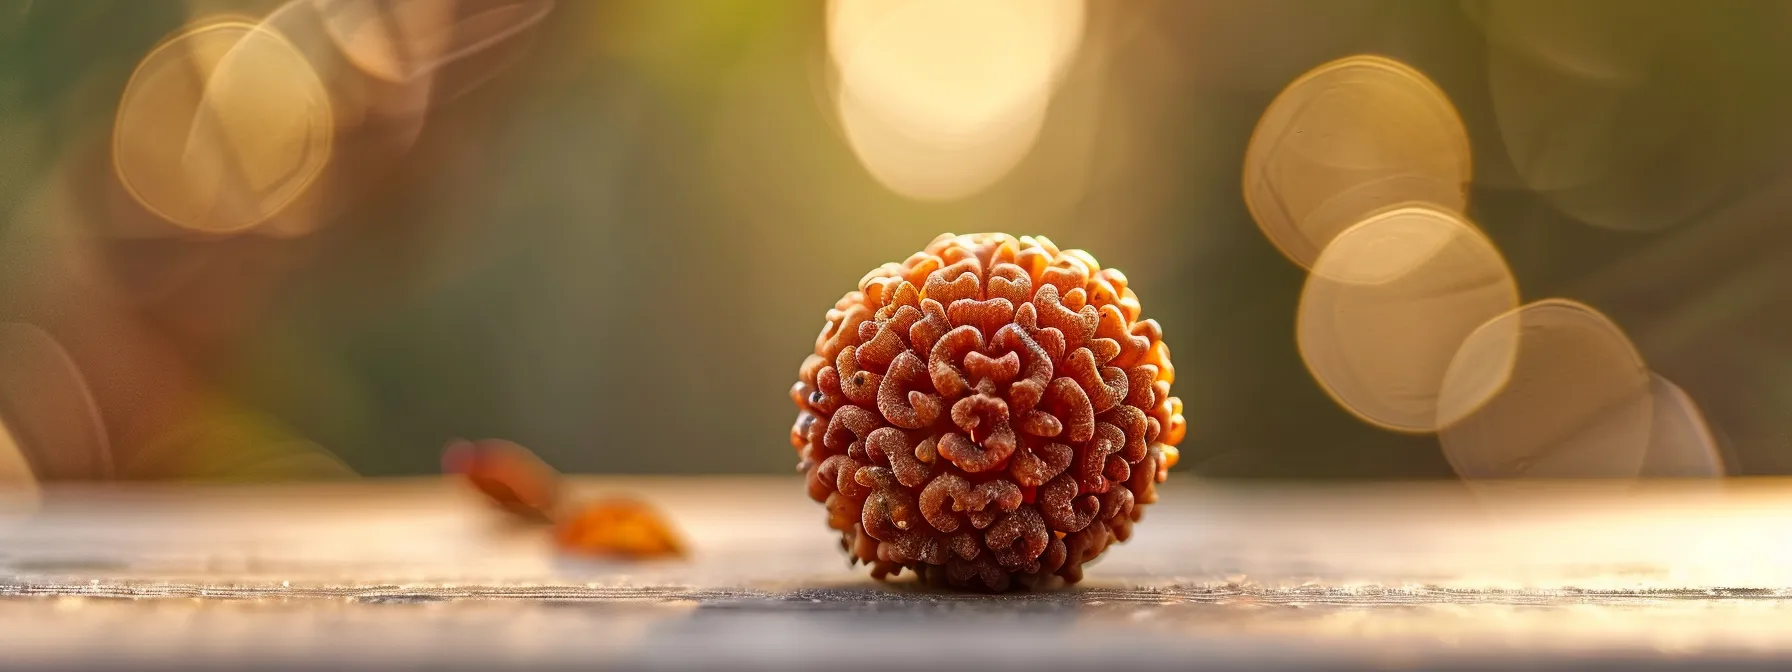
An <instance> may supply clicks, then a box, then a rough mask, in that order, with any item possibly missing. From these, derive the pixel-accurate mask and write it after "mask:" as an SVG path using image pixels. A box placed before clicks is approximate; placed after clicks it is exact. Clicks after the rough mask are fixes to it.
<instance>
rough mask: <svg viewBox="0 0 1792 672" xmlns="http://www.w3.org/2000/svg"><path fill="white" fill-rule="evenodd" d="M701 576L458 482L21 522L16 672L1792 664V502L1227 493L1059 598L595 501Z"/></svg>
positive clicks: (1323, 489) (1749, 485)
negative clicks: (117, 671)
mask: <svg viewBox="0 0 1792 672" xmlns="http://www.w3.org/2000/svg"><path fill="white" fill-rule="evenodd" d="M579 489H580V491H581V493H582V494H586V495H593V496H594V495H600V494H606V493H610V494H630V495H635V496H640V497H643V498H646V499H648V500H650V501H653V502H656V503H657V504H659V505H660V506H661V507H663V508H664V509H665V510H666V511H667V512H668V513H669V514H670V516H671V518H672V519H673V521H674V522H675V523H676V525H677V526H678V527H679V528H680V530H681V531H682V533H683V535H684V536H685V537H686V539H687V540H688V541H689V542H690V545H691V547H692V549H693V554H692V556H691V557H690V558H689V559H688V560H683V561H671V562H656V563H635V564H629V563H613V562H611V563H606V562H596V561H590V560H581V559H573V558H567V557H563V556H559V555H556V553H555V552H554V551H553V549H552V548H551V546H550V544H549V542H548V539H547V535H546V534H545V532H544V531H543V530H542V529H540V528H527V527H519V526H517V525H515V524H512V523H510V522H508V521H506V520H505V519H504V518H503V517H501V516H499V515H497V514H495V513H494V512H493V511H491V510H489V509H488V508H487V507H485V506H484V505H483V502H481V501H479V500H478V499H477V497H476V496H475V495H474V494H472V493H471V492H469V491H466V490H464V489H462V488H461V487H458V485H457V484H452V483H448V482H444V481H441V480H436V479H427V480H385V481H382V480H369V481H363V482H356V483H348V484H332V485H291V486H232V487H206V488H187V489H176V488H168V487H163V488H156V487H147V486H139V487H132V488H126V489H116V488H111V489H102V488H95V487H81V488H52V489H49V490H46V491H45V492H44V493H43V497H42V501H41V502H39V503H36V504H34V505H30V504H29V503H26V504H20V503H10V504H5V505H0V510H3V511H6V512H7V513H4V514H0V623H5V627H0V665H6V666H21V665H28V666H33V667H49V668H70V669H93V668H96V667H102V668H103V667H135V668H162V667H178V668H181V669H203V668H220V669H240V668H243V667H245V666H255V667H258V668H261V667H268V666H283V667H330V668H340V667H371V666H387V665H394V664H406V665H417V666H425V667H439V668H457V667H467V668H490V667H493V666H504V667H510V666H525V665H526V666H538V665H539V666H563V665H573V664H577V665H582V666H596V667H610V668H623V669H660V668H688V667H693V666H713V667H730V668H735V669H739V668H751V669H778V670H789V669H850V668H870V669H922V668H925V669H1035V670H1036V669H1060V668H1073V667H1076V668H1089V667H1095V668H1101V669H1108V668H1112V669H1125V668H1128V667H1130V668H1149V669H1159V668H1175V669H1187V668H1189V667H1191V666H1194V665H1199V666H1200V667H1203V668H1206V669H1237V668H1263V667H1272V668H1279V669H1287V668H1298V669H1362V668H1373V669H1387V668H1424V669H1434V668H1507V667H1511V666H1514V665H1523V666H1528V667H1543V668H1562V669H1565V668H1576V669H1579V668H1585V667H1588V666H1593V667H1603V668H1609V669H1657V668H1686V669H1714V668H1719V667H1721V668H1726V669H1734V668H1755V667H1759V668H1762V669H1784V668H1786V667H1787V666H1792V538H1789V537H1788V534H1787V532H1788V531H1789V530H1792V481H1731V482H1727V483H1722V484H1718V483H1711V482H1706V483H1690V484H1680V485H1676V484H1649V485H1612V484H1608V485H1579V486H1576V485H1515V486H1508V487H1505V488H1499V489H1493V490H1486V489H1483V490H1470V489H1468V488H1466V487H1465V486H1462V485H1460V484H1380V485H1370V486H1363V485H1358V486H1292V485H1254V486H1246V485H1225V486H1222V485H1216V484H1211V483H1201V482H1196V481H1193V480H1192V479H1189V478H1186V477H1185V478H1180V479H1172V481H1171V483H1170V484H1168V486H1167V487H1166V488H1165V489H1164V491H1163V500H1162V501H1161V502H1160V503H1159V504H1157V505H1155V506H1154V507H1153V508H1151V509H1150V510H1149V512H1148V513H1147V515H1146V517H1145V520H1144V522H1143V523H1142V524H1141V525H1140V526H1139V528H1138V534H1137V536H1136V537H1135V538H1134V539H1133V541H1131V542H1130V543H1127V544H1125V545H1122V546H1119V547H1116V548H1115V549H1113V550H1111V551H1110V552H1109V554H1108V556H1107V557H1105V558H1104V559H1102V560H1101V561H1100V562H1099V563H1098V564H1096V565H1094V566H1092V567H1090V569H1089V579H1088V580H1087V581H1086V582H1085V583H1083V584H1080V585H1079V586H1077V587H1075V588H1073V589H1070V590H1064V591H1055V592H1049V593H1023V594H1016V595H1006V596H994V597H992V596H981V595H960V594H951V593H942V592H935V591H929V590H924V589H921V588H918V587H916V586H914V585H912V584H909V583H906V582H901V581H899V582H896V583H893V584H880V583H877V582H874V581H871V580H870V579H869V578H867V577H866V576H865V574H864V568H863V567H860V568H857V569H849V568H848V567H847V566H846V562H845V559H844V558H843V556H842V555H841V553H840V551H839V549H838V548H837V547H836V545H835V543H836V542H835V541H834V538H833V536H832V535H831V534H829V533H828V531H827V530H826V529H825V528H824V526H823V523H822V519H823V512H822V510H821V508H820V507H819V506H818V505H815V504H814V503H812V502H810V501H808V500H807V498H806V497H805V496H804V495H803V489H802V487H801V483H800V482H799V481H797V480H795V479H787V478H757V479H756V478H695V479H693V478H639V479H591V480H585V481H581V482H580V483H579Z"/></svg>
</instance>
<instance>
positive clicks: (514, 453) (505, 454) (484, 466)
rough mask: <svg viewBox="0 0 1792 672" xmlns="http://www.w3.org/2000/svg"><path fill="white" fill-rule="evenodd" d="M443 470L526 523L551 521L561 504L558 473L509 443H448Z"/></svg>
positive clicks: (487, 441) (489, 440)
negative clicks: (462, 479)
mask: <svg viewBox="0 0 1792 672" xmlns="http://www.w3.org/2000/svg"><path fill="white" fill-rule="evenodd" d="M442 471H444V472H446V473H449V474H456V475H459V476H460V477H462V478H464V479H466V481H467V483H468V484H470V485H472V486H473V488H474V489H475V490H478V491H479V492H480V493H481V494H483V495H485V497H486V499H488V500H490V501H491V502H492V503H493V504H495V505H497V506H498V507H499V508H502V509H504V510H505V511H508V512H510V513H513V514H516V515H517V516H520V517H522V518H525V519H528V520H532V521H537V522H547V521H549V520H551V519H552V517H553V511H554V508H555V507H556V506H558V505H559V503H560V473H559V472H557V471H555V470H554V468H553V467H550V466H548V465H547V463H545V462H542V461H541V459H540V458H538V457H536V456H535V453H532V452H529V449H527V448H524V447H522V446H520V445H517V444H515V443H512V442H510V441H505V440H502V439H483V440H480V441H465V440H456V441H451V442H449V444H448V447H447V448H446V449H444V450H443V452H442Z"/></svg>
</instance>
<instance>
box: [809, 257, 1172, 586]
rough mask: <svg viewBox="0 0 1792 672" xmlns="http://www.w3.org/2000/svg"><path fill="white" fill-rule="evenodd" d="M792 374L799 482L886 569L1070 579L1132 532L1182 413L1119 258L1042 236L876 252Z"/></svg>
mask: <svg viewBox="0 0 1792 672" xmlns="http://www.w3.org/2000/svg"><path fill="white" fill-rule="evenodd" d="M798 376H799V378H800V379H801V380H800V382H798V383H797V384H796V385H795V386H794V387H792V388H791V391H790V395H791V399H792V400H793V401H795V402H796V405H797V407H798V408H799V409H800V410H799V412H798V414H797V420H796V425H795V426H794V427H793V428H792V429H791V432H790V442H791V444H792V445H794V446H795V447H796V449H797V451H798V452H799V453H800V455H801V458H802V461H801V463H800V467H799V468H801V469H802V470H803V471H804V472H805V473H807V474H808V489H809V496H810V497H811V498H813V499H814V500H815V501H817V502H821V503H822V504H824V505H825V506H826V508H827V520H828V526H829V527H832V528H833V529H835V530H837V531H838V532H839V533H840V538H841V547H842V548H843V549H845V550H846V552H848V553H850V554H851V555H852V558H853V561H854V562H864V563H866V564H868V565H870V566H871V573H872V576H875V577H878V578H884V577H886V576H891V575H895V574H898V573H900V572H901V570H902V569H904V568H907V569H909V570H912V571H914V572H915V573H916V574H917V575H918V576H919V577H920V578H921V579H922V580H923V581H927V582H929V583H934V584H940V585H945V586H951V587H955V588H966V589H973V590H988V591H997V592H999V591H1004V590H1008V589H1010V588H1013V587H1017V586H1019V587H1028V588H1032V587H1043V586H1048V585H1052V584H1055V583H1056V582H1057V581H1058V580H1060V579H1061V580H1062V581H1063V582H1066V583H1074V582H1076V581H1078V580H1080V579H1082V574H1083V572H1082V567H1083V564H1084V563H1086V562H1089V561H1090V560H1093V559H1095V557H1096V556H1099V555H1101V553H1102V552H1103V551H1104V550H1106V549H1107V547H1108V545H1109V544H1112V543H1115V542H1117V541H1125V540H1126V539H1127V538H1128V537H1129V536H1131V534H1132V527H1133V523H1135V522H1137V521H1138V520H1139V517H1140V514H1141V513H1142V512H1143V508H1144V505H1146V504H1149V503H1152V502H1154V501H1156V499H1157V491H1156V484H1157V483H1160V482H1162V481H1163V480H1164V478H1165V476H1166V475H1167V471H1168V469H1169V467H1170V466H1171V465H1173V464H1175V462H1176V457H1177V451H1176V448H1175V445H1176V444H1177V443H1179V442H1180V441H1181V440H1182V435H1183V433H1184V431H1185V429H1186V426H1185V423H1184V421H1183V417H1182V402H1181V401H1180V400H1178V399H1177V398H1176V397H1172V396H1170V383H1171V382H1172V381H1173V380H1174V379H1175V369H1173V368H1171V365H1170V352H1169V349H1168V347H1167V346H1165V345H1164V342H1163V333H1162V330H1161V329H1160V328H1159V327H1158V324H1157V322H1155V321H1153V320H1140V319H1139V299H1138V297H1137V296H1136V295H1134V294H1133V292H1132V290H1131V289H1128V288H1127V286H1126V276H1125V275H1122V274H1121V273H1120V272H1119V271H1118V270H1115V269H1112V268H1108V269H1103V268H1101V266H1100V265H1099V264H1097V263H1096V261H1095V258H1094V257H1092V256H1090V255H1089V254H1088V253H1085V252H1083V251H1082V250H1060V249H1058V247H1057V246H1056V245H1054V244H1052V242H1051V241H1049V240H1046V239H1045V238H1043V237H1029V236H1022V237H1020V238H1014V237H1012V236H1008V235H1006V234H999V233H985V234H974V235H963V236H955V235H951V234H947V235H942V236H940V237H939V238H936V239H934V241H933V242H932V243H929V244H928V245H927V248H926V249H925V250H923V251H921V252H918V253H916V254H915V255H914V256H911V257H909V258H908V259H907V260H906V261H904V262H902V263H900V264H895V263H892V264H885V265H883V266H882V267H880V268H878V269H876V270H873V271H872V272H871V273H869V274H867V275H866V276H865V278H864V279H863V280H860V281H859V288H858V289H857V290H856V291H852V292H848V293H847V294H846V296H845V297H843V298H841V299H840V301H839V302H838V303H836V304H835V305H834V308H833V310H830V311H828V314H827V325H826V326H825V327H823V328H822V330H821V335H820V336H819V337H817V338H816V340H815V354H812V355H810V356H809V357H808V358H807V359H806V360H804V361H803V364H802V367H801V368H800V369H799V373H798Z"/></svg>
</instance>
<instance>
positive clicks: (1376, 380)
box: [1296, 205, 1518, 432]
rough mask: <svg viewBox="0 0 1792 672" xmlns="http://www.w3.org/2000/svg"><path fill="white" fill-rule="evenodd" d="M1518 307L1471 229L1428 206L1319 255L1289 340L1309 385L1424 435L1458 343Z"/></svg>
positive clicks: (1387, 214) (1369, 224) (1350, 234)
mask: <svg viewBox="0 0 1792 672" xmlns="http://www.w3.org/2000/svg"><path fill="white" fill-rule="evenodd" d="M1517 305H1518V285H1517V282H1516V281H1515V280H1513V277H1512V272H1511V270H1510V269H1509V268H1508V267H1507V265H1506V261H1505V259H1504V258H1503V257H1501V256H1500V253H1499V250H1498V249H1496V248H1495V247H1494V245H1493V242H1492V241H1491V240H1488V238H1487V236H1485V235H1484V234H1482V233H1481V231H1480V230H1479V229H1477V228H1475V226H1474V225H1473V224H1470V223H1469V222H1468V221H1466V220H1464V219H1463V218H1462V217H1461V216H1459V215H1457V214H1455V213H1452V212H1448V211H1445V210H1441V209H1438V208H1436V207H1432V206H1428V205H1410V206H1401V207H1396V208H1392V209H1389V210H1386V211H1384V212H1380V213H1377V214H1375V215H1373V216H1371V217H1369V218H1368V219H1366V220H1364V221H1363V222H1361V223H1359V224H1357V225H1355V226H1352V227H1350V228H1349V229H1346V230H1345V231H1344V232H1343V233H1340V234H1338V236H1337V237H1336V238H1335V239H1333V240H1332V242H1331V244H1330V245H1329V246H1327V247H1326V248H1325V251H1324V252H1321V253H1320V255H1319V258H1318V260H1317V261H1316V262H1315V263H1314V265H1313V272H1312V273H1311V274H1310V275H1308V277H1307V282H1306V286H1305V288H1304V289H1303V290H1302V292H1301V298H1300V306H1299V308H1298V316H1297V317H1298V324H1297V326H1296V343H1297V345H1298V347H1299V350H1300V355H1301V359H1302V360H1303V361H1304V362H1305V363H1306V366H1307V370H1308V371H1309V372H1311V373H1312V375H1313V378H1314V380H1316V381H1318V383H1319V385H1320V386H1321V387H1323V388H1324V389H1325V391H1326V392H1327V393H1328V394H1330V395H1331V396H1332V398H1333V399H1334V400H1336V401H1337V402H1338V404H1339V405H1340V406H1343V407H1344V408H1345V409H1346V410H1348V411H1350V412H1351V413H1352V414H1355V415H1356V416H1357V417H1360V418H1362V419H1363V420H1365V421H1368V422H1370V423H1372V424H1375V425H1377V426H1380V427H1383V428H1387V429H1391V430H1395V431H1403V432H1430V431H1433V430H1435V429H1436V426H1437V425H1436V423H1437V418H1438V413H1437V399H1438V392H1439V391H1440V390H1441V389H1442V387H1443V378H1444V371H1445V370H1446V369H1447V368H1448V367H1449V365H1450V360H1451V359H1452V358H1454V357H1455V355H1456V351H1457V350H1458V348H1459V347H1460V346H1461V345H1462V343H1463V341H1464V339H1466V338H1467V337H1468V335H1469V334H1470V333H1471V332H1473V331H1474V330H1475V329H1477V328H1479V327H1480V326H1481V325H1482V324H1485V323H1487V322H1488V321H1489V320H1492V319H1493V318H1495V317H1497V316H1499V315H1501V314H1503V313H1506V312H1508V311H1510V310H1512V309H1513V308H1515V307H1516V306H1517Z"/></svg>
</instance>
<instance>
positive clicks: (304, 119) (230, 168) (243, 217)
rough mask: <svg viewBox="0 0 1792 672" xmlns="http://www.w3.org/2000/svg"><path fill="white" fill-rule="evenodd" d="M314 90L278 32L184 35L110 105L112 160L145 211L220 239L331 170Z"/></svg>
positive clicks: (325, 125) (323, 97)
mask: <svg viewBox="0 0 1792 672" xmlns="http://www.w3.org/2000/svg"><path fill="white" fill-rule="evenodd" d="M332 116H333V115H332V110H331V107H330V99H329V93H328V92H327V91H326V89H325V88H324V84H323V81H322V80H321V79H320V78H319V76H318V74H317V72H316V71H315V70H314V69H313V68H312V66H311V64H310V63H309V62H308V61H307V60H306V59H305V57H304V55H303V54H301V53H299V51H298V50H297V49H296V48H295V47H294V46H293V45H292V43H290V42H288V41H287V40H286V39H285V38H284V37H282V36H280V35H279V34H278V33H276V32H274V31H272V30H269V29H265V28H262V27H258V26H256V25H254V24H250V23H247V22H241V21H220V22H214V23H209V24H205V25H200V26H196V27H193V28H190V29H188V30H186V31H184V32H182V33H180V34H179V35H177V36H175V37H174V38H172V39H170V40H168V41H166V42H163V43H162V44H161V45H159V46H157V47H156V48H155V49H154V50H153V51H151V52H150V53H149V55H147V56H145V57H144V59H143V61H142V62H141V63H139V64H138V66H137V69H136V71H135V72H133V73H132V75H131V78H130V81H129V82H128V83H127V84H126V86H125V90H124V94H123V96H122V98H121V99H120V101H119V107H118V116H117V119H116V121H115V124H114V127H113V135H112V158H113V167H114V169H115V172H116V173H117V175H118V179H119V180H120V182H121V183H122V184H123V185H124V187H125V189H126V191H127V192H129V193H130V194H131V196H132V197H133V198H135V199H136V200H137V201H138V202H139V203H141V204H142V205H143V207H144V208H146V209H148V210H149V211H150V212H153V213H155V214H156V215H158V216H160V217H162V218H163V219H166V220H167V221H169V222H171V223H173V224H175V225H178V226H180V227H182V228H185V229H189V230H193V231H198V232H204V233H229V232H235V231H241V230H245V229H248V228H251V227H254V226H255V225H257V224H260V223H262V222H264V221H266V220H267V219H269V218H270V217H273V216H274V215H275V214H278V213H279V212H280V210H281V209H283V208H285V207H286V206H287V205H289V204H291V203H292V202H293V201H295V200H297V199H298V198H299V196H301V195H302V194H303V193H304V192H305V190H306V189H307V188H309V187H310V186H311V184H312V183H313V182H314V181H316V179H317V177H318V175H319V174H321V173H322V172H323V170H324V167H325V166H326V165H327V163H328V162H329V158H330V153H331V142H332V138H333V133H334V129H333V123H332Z"/></svg>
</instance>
